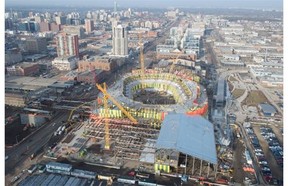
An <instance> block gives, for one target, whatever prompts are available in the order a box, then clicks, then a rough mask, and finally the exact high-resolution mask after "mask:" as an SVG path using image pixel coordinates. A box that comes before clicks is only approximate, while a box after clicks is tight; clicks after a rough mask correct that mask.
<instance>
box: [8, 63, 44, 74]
mask: <svg viewBox="0 0 288 186" xmlns="http://www.w3.org/2000/svg"><path fill="white" fill-rule="evenodd" d="M6 70H7V73H8V74H9V75H11V76H31V75H34V74H37V73H39V65H38V64H37V63H28V62H23V63H20V64H17V65H13V66H11V67H7V68H6Z"/></svg>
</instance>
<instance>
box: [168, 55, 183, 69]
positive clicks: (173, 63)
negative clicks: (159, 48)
mask: <svg viewBox="0 0 288 186" xmlns="http://www.w3.org/2000/svg"><path fill="white" fill-rule="evenodd" d="M180 55H181V53H180V54H178V56H177V57H176V58H175V59H174V60H173V61H172V65H171V67H170V70H169V73H172V71H173V70H174V67H175V63H176V62H177V59H178V58H179V56H180Z"/></svg>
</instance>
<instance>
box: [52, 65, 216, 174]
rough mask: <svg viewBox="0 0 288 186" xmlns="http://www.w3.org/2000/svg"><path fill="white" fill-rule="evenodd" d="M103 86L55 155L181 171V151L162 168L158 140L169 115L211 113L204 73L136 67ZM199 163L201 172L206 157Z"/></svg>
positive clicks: (164, 170)
mask: <svg viewBox="0 0 288 186" xmlns="http://www.w3.org/2000/svg"><path fill="white" fill-rule="evenodd" d="M97 87H98V89H99V90H101V92H102V93H100V94H99V95H98V98H97V101H96V104H94V106H93V107H94V108H93V109H92V111H91V112H92V113H91V115H90V118H89V120H87V121H84V122H82V124H81V125H80V127H77V128H75V129H74V130H72V131H71V132H70V133H69V134H68V135H67V137H66V139H64V140H63V142H62V143H61V145H59V146H58V148H55V149H54V150H52V151H51V152H50V153H49V154H50V156H53V157H55V158H57V157H66V158H68V159H72V160H80V161H84V162H88V163H92V164H97V165H99V164H102V165H106V166H113V167H119V168H120V167H122V166H125V165H127V163H128V164H129V166H128V167H131V168H132V167H133V168H136V167H139V166H140V165H141V166H143V165H145V170H146V171H150V172H155V171H156V172H157V171H161V172H166V173H172V172H173V173H175V172H179V170H178V168H175V167H179V165H178V159H182V160H183V153H181V152H176V155H175V157H178V159H177V158H176V159H175V160H173V161H174V163H173V164H174V168H172V164H171V166H170V165H167V164H166V165H163V166H162V164H159V161H157V157H158V156H157V151H158V150H159V149H157V148H156V142H157V139H158V137H159V134H160V129H161V124H162V123H163V120H165V117H166V116H167V115H170V114H180V115H181V114H183V115H185V116H187V115H188V116H189V115H190V116H193V115H202V116H204V117H205V116H206V113H207V110H208V101H207V95H206V90H205V88H204V87H203V86H201V85H200V84H199V77H198V76H196V75H194V74H193V73H192V72H191V70H187V69H184V70H180V71H177V70H176V71H175V72H174V73H167V72H163V71H162V70H160V69H153V70H152V69H146V70H145V73H141V71H139V70H134V71H132V72H131V73H129V74H126V75H124V76H123V78H121V79H119V80H118V81H117V82H115V83H114V84H113V85H112V86H110V87H109V88H107V89H106V86H103V87H102V86H100V85H97ZM151 95H153V96H154V97H152V96H151ZM181 117H182V116H181ZM189 119H190V118H188V120H189ZM203 119H204V118H203ZM192 120H193V119H192ZM192 120H191V121H192ZM204 120H205V119H204ZM191 121H190V122H191ZM166 122H167V121H166ZM192 122H193V121H192ZM197 122H198V121H197ZM201 122H202V121H201ZM179 124H180V123H179ZM210 124H211V123H210ZM180 125H181V124H180ZM191 125H193V123H191ZM211 125H212V124H211ZM212 128H213V127H212ZM171 130H173V129H171ZM201 130H204V129H201ZM212 136H213V139H214V135H213V134H212ZM213 143H214V141H213ZM214 144H215V143H214ZM195 145H197V144H195ZM214 148H215V145H214ZM174 151H178V149H174ZM174 153H175V152H174ZM181 154H182V155H181ZM188 155H189V156H193V155H192V154H188ZM186 156H187V154H186ZM200 159H201V158H199V157H198V160H199V161H200ZM158 160H159V158H158ZM156 161H157V163H158V164H157V168H156ZM171 161H172V160H171ZM175 161H176V163H175ZM204 161H206V160H205V159H204ZM131 162H133V163H131ZM196 162H197V161H196ZM179 163H180V160H179ZM211 163H212V164H215V162H211ZM198 164H199V165H198V172H199V169H200V170H201V169H202V160H201V168H200V163H198ZM177 165H178V166H177ZM189 165H191V167H192V164H189ZM170 167H171V168H170ZM191 167H190V169H191V170H192V168H191ZM193 169H194V161H193ZM196 169H197V167H196V166H195V171H196ZM185 170H186V169H185ZM208 170H209V168H208ZM200 174H201V171H200Z"/></svg>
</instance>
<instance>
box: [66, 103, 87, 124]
mask: <svg viewBox="0 0 288 186" xmlns="http://www.w3.org/2000/svg"><path fill="white" fill-rule="evenodd" d="M88 103H90V102H85V103H83V104H81V105H79V106H77V107H75V108H73V109H72V110H71V112H70V115H69V117H68V119H67V121H70V120H71V117H72V114H73V112H74V111H75V110H77V109H78V108H80V107H82V106H83V105H86V104H88Z"/></svg>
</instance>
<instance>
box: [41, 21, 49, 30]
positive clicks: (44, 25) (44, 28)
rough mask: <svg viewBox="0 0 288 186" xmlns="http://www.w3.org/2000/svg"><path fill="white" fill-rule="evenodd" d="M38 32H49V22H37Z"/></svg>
mask: <svg viewBox="0 0 288 186" xmlns="http://www.w3.org/2000/svg"><path fill="white" fill-rule="evenodd" d="M39 26H40V32H49V31H50V30H51V27H50V24H49V23H47V22H41V23H39Z"/></svg>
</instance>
